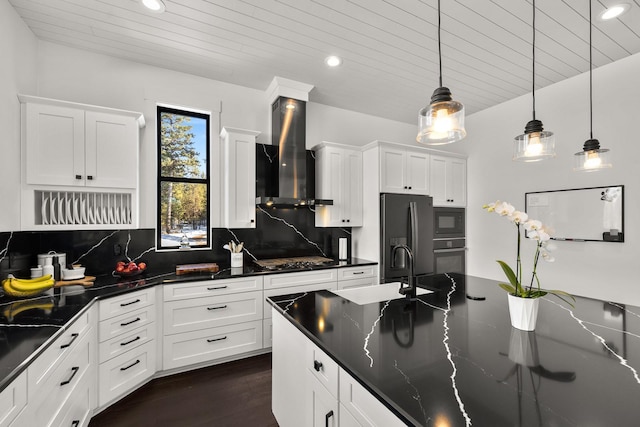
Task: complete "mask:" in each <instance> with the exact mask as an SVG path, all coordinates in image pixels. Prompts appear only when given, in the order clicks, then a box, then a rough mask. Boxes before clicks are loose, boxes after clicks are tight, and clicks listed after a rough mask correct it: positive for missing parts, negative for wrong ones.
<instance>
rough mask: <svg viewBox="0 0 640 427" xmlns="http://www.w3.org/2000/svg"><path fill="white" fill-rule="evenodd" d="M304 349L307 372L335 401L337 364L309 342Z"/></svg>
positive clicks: (336, 396)
mask: <svg viewBox="0 0 640 427" xmlns="http://www.w3.org/2000/svg"><path fill="white" fill-rule="evenodd" d="M306 347H307V348H306V356H305V361H306V366H307V370H308V371H309V372H311V374H313V376H314V377H316V378H317V379H318V381H320V383H321V384H322V385H324V386H325V387H326V389H327V390H329V393H331V395H332V396H333V397H334V398H336V399H337V398H338V371H339V368H338V364H337V363H336V362H335V361H334V360H333V359H332V358H330V357H329V356H327V354H326V353H325V352H324V351H322V350H320V348H319V347H318V346H317V345H315V344H314V343H312V342H311V341H309V340H307V346H306Z"/></svg>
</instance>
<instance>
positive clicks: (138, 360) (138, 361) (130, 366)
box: [120, 359, 140, 371]
mask: <svg viewBox="0 0 640 427" xmlns="http://www.w3.org/2000/svg"><path fill="white" fill-rule="evenodd" d="M138 363H140V359H136V361H135V362H133V363H132V364H131V365H129V366H125V367H124V368H120V370H121V371H126V370H127V369H129V368H133V367H134V366H136V365H137V364H138Z"/></svg>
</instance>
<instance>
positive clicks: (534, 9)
mask: <svg viewBox="0 0 640 427" xmlns="http://www.w3.org/2000/svg"><path fill="white" fill-rule="evenodd" d="M589 1H591V0H589ZM531 46H532V47H531V50H532V53H531V58H532V60H533V65H532V66H531V69H532V70H533V71H532V73H533V78H532V79H531V95H532V97H533V120H535V119H536V0H533V42H532V43H531Z"/></svg>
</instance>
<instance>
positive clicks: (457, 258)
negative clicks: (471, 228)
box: [433, 208, 467, 274]
mask: <svg viewBox="0 0 640 427" xmlns="http://www.w3.org/2000/svg"><path fill="white" fill-rule="evenodd" d="M433 211H434V212H433V213H434V217H433V221H434V239H433V263H434V273H435V274H439V273H462V274H464V273H466V250H467V248H466V239H465V221H466V219H465V209H464V208H434V209H433Z"/></svg>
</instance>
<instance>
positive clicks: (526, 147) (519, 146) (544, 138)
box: [513, 120, 556, 162]
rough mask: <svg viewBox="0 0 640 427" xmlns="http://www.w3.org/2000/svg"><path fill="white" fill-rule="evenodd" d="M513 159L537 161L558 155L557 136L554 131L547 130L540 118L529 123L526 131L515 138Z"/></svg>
mask: <svg viewBox="0 0 640 427" xmlns="http://www.w3.org/2000/svg"><path fill="white" fill-rule="evenodd" d="M513 142H514V145H513V160H518V161H521V162H537V161H540V160H544V159H550V158H553V157H555V156H556V152H555V146H556V138H555V136H553V132H549V131H545V130H543V128H542V122H541V121H540V120H531V121H530V122H529V123H527V126H526V127H525V130H524V133H523V134H522V135H518V136H516V137H515V139H514V141H513Z"/></svg>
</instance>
